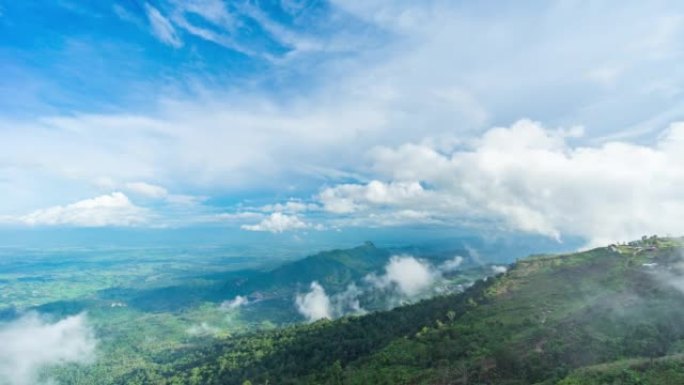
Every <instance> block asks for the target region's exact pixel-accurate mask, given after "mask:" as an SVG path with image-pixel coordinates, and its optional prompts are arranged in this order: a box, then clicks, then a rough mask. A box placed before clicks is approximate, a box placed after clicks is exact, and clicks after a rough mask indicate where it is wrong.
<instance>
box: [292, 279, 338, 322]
mask: <svg viewBox="0 0 684 385" xmlns="http://www.w3.org/2000/svg"><path fill="white" fill-rule="evenodd" d="M310 288H311V290H310V291H309V292H308V293H306V294H297V296H296V297H295V305H296V306H297V311H299V313H300V314H301V315H303V316H304V317H306V318H307V320H308V321H309V322H314V321H318V320H320V319H324V318H327V319H331V318H332V308H331V305H330V298H329V297H328V295H327V294H326V293H325V289H323V286H321V285H320V284H319V283H318V282H316V281H314V282H311V287H310Z"/></svg>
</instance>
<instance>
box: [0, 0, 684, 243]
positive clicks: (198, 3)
mask: <svg viewBox="0 0 684 385" xmlns="http://www.w3.org/2000/svg"><path fill="white" fill-rule="evenodd" d="M683 41H684V6H682V5H681V4H680V3H679V2H676V1H671V2H668V1H658V2H648V3H646V2H637V1H633V2H632V1H626V2H619V3H608V2H601V3H600V4H599V3H598V2H587V1H570V0H568V1H555V2H553V1H551V2H547V1H539V2H527V3H525V4H524V5H523V4H521V3H519V2H489V1H484V2H451V1H430V0H428V1H421V2H414V1H383V0H366V1H353V0H350V1H342V0H334V1H330V2H324V1H303V0H282V1H270V2H259V1H225V2H224V1H220V0H194V1H175V0H174V1H150V2H145V1H140V2H139V1H115V2H79V1H70V0H61V1H55V2H16V1H2V0H0V73H2V74H3V76H2V77H0V191H2V192H3V194H2V198H3V199H2V200H0V223H1V225H0V226H2V227H3V228H5V229H12V231H21V230H35V229H45V228H47V229H61V228H98V229H103V230H106V229H113V228H129V227H131V228H134V229H135V228H138V229H160V228H200V227H207V226H209V227H219V228H225V229H226V230H231V231H235V232H237V233H238V234H239V233H243V234H252V233H266V234H276V235H278V236H283V237H293V239H294V238H295V237H297V238H302V237H307V236H311V234H323V233H325V234H327V235H326V236H334V234H336V233H340V232H344V231H351V230H350V229H354V230H353V231H359V229H361V230H362V229H364V228H374V229H390V230H392V229H410V228H428V229H429V228H434V229H438V230H436V231H438V232H443V231H444V230H445V229H454V231H456V230H458V231H459V232H462V231H468V232H473V233H486V234H497V233H503V234H515V233H520V234H529V235H538V236H542V237H548V238H549V239H557V240H559V241H562V240H563V239H569V238H572V237H579V238H582V239H584V240H585V241H586V242H587V244H599V243H605V242H612V241H617V240H627V239H631V238H633V237H637V236H640V235H641V234H643V233H660V234H681V233H682V229H681V226H680V225H679V218H681V217H682V215H684V200H683V199H682V198H681V197H684V187H682V186H684V173H683V172H682V171H680V170H683V169H684V155H682V154H684V124H682V123H679V122H680V121H684V101H683V100H684V98H682V96H683V92H682V91H683V88H682V87H683V86H684V66H682V65H681V63H682V59H684V57H683V56H684V44H682V42H683ZM388 231H389V230H388ZM398 233H401V231H399V232H398Z"/></svg>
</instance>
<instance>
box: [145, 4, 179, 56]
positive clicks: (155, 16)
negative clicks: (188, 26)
mask: <svg viewBox="0 0 684 385" xmlns="http://www.w3.org/2000/svg"><path fill="white" fill-rule="evenodd" d="M145 13H146V14H147V18H148V20H149V21H150V25H151V26H152V32H153V33H154V35H155V36H156V37H157V38H158V39H159V40H161V41H162V42H163V43H166V44H168V45H170V46H172V47H175V48H179V47H181V46H183V41H181V39H180V37H178V34H177V33H176V29H175V28H174V27H173V24H171V22H170V21H169V19H167V18H166V17H164V15H162V14H161V12H159V10H158V9H157V8H155V7H153V6H151V5H150V4H149V3H145Z"/></svg>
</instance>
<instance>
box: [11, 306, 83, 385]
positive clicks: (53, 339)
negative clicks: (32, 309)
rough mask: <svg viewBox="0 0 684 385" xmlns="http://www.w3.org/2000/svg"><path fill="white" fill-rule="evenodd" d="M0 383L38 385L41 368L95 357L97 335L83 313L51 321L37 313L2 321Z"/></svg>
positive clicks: (81, 362) (81, 361)
mask: <svg viewBox="0 0 684 385" xmlns="http://www.w3.org/2000/svg"><path fill="white" fill-rule="evenodd" d="M0 341H2V342H1V343H0V384H3V385H35V384H37V383H38V381H39V380H41V379H40V378H38V377H39V372H40V371H41V369H43V368H46V367H50V366H55V365H64V364H69V363H78V364H88V363H92V362H93V361H94V360H95V348H96V339H95V335H94V332H93V330H92V329H91V328H90V326H88V324H87V320H86V316H85V315H84V314H80V315H76V316H71V317H67V318H65V319H63V320H60V321H58V322H55V323H49V322H47V321H45V320H44V319H42V318H40V317H39V316H38V315H37V314H33V313H31V314H28V315H25V316H23V317H22V318H19V319H18V320H15V321H12V322H9V323H6V324H3V325H0Z"/></svg>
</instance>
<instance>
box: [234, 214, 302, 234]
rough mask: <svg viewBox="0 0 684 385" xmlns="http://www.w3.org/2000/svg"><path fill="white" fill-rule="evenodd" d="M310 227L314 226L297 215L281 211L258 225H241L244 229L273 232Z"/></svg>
mask: <svg viewBox="0 0 684 385" xmlns="http://www.w3.org/2000/svg"><path fill="white" fill-rule="evenodd" d="M310 227H312V226H311V225H310V224H308V223H306V222H304V221H302V220H301V219H299V217H297V216H296V215H286V214H283V213H280V212H275V213H272V214H271V215H269V216H268V217H266V218H264V219H263V220H262V221H261V222H259V223H257V224H256V225H242V226H241V228H242V229H243V230H248V231H268V232H271V233H282V232H285V231H292V230H301V229H307V228H310Z"/></svg>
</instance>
